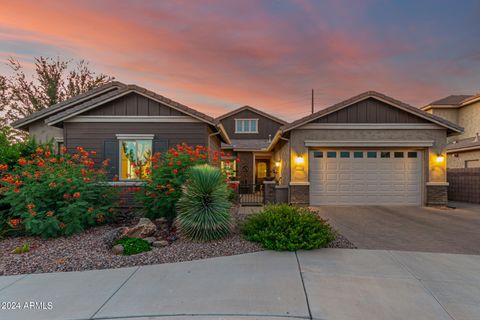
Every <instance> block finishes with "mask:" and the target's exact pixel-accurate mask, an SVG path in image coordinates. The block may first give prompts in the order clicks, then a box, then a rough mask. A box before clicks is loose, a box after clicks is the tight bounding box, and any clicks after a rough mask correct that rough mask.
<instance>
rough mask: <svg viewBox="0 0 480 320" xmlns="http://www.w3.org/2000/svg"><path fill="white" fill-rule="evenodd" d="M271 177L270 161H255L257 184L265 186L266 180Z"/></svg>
mask: <svg viewBox="0 0 480 320" xmlns="http://www.w3.org/2000/svg"><path fill="white" fill-rule="evenodd" d="M269 177H270V160H266V159H265V160H264V159H258V160H255V183H256V184H263V181H265V179H267V178H269Z"/></svg>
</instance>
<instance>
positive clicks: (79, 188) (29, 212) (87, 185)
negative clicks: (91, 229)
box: [0, 146, 116, 238]
mask: <svg viewBox="0 0 480 320" xmlns="http://www.w3.org/2000/svg"><path fill="white" fill-rule="evenodd" d="M93 154H95V152H91V153H89V152H88V151H85V150H84V149H83V148H77V152H76V153H74V154H68V153H66V149H65V148H62V150H61V154H59V155H52V152H51V151H50V148H49V147H48V146H47V147H45V148H37V150H36V152H35V154H34V155H32V156H30V157H29V158H20V159H19V160H18V163H17V165H15V166H14V167H13V168H11V167H9V166H8V165H6V164H4V165H0V173H2V178H1V180H0V194H1V195H2V198H1V199H0V205H2V204H3V205H6V204H8V205H9V206H10V207H9V208H6V209H4V210H3V211H2V212H0V223H2V224H3V225H2V226H1V227H2V228H3V232H7V231H9V230H11V231H22V232H23V233H25V234H27V235H40V236H42V237H44V238H49V237H58V236H68V235H71V234H74V233H77V232H80V231H82V230H84V229H85V228H86V227H88V226H93V225H98V224H102V223H104V222H106V221H107V220H108V219H109V218H110V216H111V213H112V211H113V206H115V200H116V195H115V191H114V190H113V188H112V187H109V186H108V185H107V184H106V175H105V166H106V165H107V163H106V162H104V163H103V166H102V167H101V168H100V169H95V168H94V162H93V160H92V159H91V158H90V156H91V155H93Z"/></svg>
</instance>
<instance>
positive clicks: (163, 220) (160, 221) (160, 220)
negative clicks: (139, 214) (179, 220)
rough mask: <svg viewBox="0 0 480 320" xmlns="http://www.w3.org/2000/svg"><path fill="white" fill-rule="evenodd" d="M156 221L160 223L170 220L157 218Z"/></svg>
mask: <svg viewBox="0 0 480 320" xmlns="http://www.w3.org/2000/svg"><path fill="white" fill-rule="evenodd" d="M155 222H156V223H158V224H166V223H167V222H168V220H167V219H166V218H157V219H155Z"/></svg>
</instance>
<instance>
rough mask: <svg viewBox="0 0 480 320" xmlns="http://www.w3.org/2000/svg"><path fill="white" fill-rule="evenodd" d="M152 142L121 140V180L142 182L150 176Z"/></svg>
mask: <svg viewBox="0 0 480 320" xmlns="http://www.w3.org/2000/svg"><path fill="white" fill-rule="evenodd" d="M151 156H152V140H130V139H128V140H120V179H122V180H141V179H146V178H148V177H149V175H150V168H151V166H152V162H151V159H150V158H151Z"/></svg>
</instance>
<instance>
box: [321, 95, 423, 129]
mask: <svg viewBox="0 0 480 320" xmlns="http://www.w3.org/2000/svg"><path fill="white" fill-rule="evenodd" d="M313 122H317V123H427V122H428V121H427V120H425V119H423V118H420V117H417V116H415V115H413V114H411V113H408V112H405V111H403V110H400V109H398V108H396V107H393V106H390V105H388V104H387V103H385V102H382V101H379V100H376V99H373V98H369V99H366V100H363V101H360V102H358V103H355V104H352V105H351V106H348V107H346V108H343V109H341V110H339V111H336V112H334V113H331V114H329V115H326V116H324V117H322V118H319V119H317V120H315V121H313Z"/></svg>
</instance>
